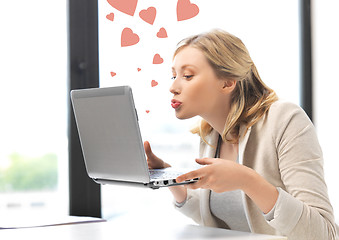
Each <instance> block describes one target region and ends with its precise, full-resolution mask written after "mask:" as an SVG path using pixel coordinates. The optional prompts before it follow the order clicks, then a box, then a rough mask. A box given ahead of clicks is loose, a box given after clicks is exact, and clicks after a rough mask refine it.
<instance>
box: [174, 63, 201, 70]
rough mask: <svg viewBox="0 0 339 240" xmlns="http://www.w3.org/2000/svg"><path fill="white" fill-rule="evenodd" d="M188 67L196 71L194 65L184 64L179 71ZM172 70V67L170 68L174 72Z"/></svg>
mask: <svg viewBox="0 0 339 240" xmlns="http://www.w3.org/2000/svg"><path fill="white" fill-rule="evenodd" d="M188 67H192V68H195V69H197V67H196V66H194V65H191V64H185V65H183V66H181V68H180V70H184V69H186V68H188ZM174 70H175V69H174V67H172V71H174Z"/></svg>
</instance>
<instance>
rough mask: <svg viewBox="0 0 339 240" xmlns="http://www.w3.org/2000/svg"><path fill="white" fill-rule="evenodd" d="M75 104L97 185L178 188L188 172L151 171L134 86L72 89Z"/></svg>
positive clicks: (89, 169) (88, 163)
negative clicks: (136, 107)
mask: <svg viewBox="0 0 339 240" xmlns="http://www.w3.org/2000/svg"><path fill="white" fill-rule="evenodd" d="M71 101H72V106H73V111H74V115H75V120H76V125H77V128H78V133H79V138H80V142H81V147H82V152H83V156H84V162H85V166H86V171H87V174H88V176H89V177H90V178H92V179H93V180H94V181H95V182H97V183H99V184H119V185H134V186H141V187H149V188H153V189H158V188H160V187H168V186H173V185H178V183H176V181H175V179H176V177H177V176H179V175H181V174H183V173H185V171H177V170H174V169H173V168H166V169H149V168H148V164H147V160H146V154H145V150H144V145H143V141H142V138H141V133H140V128H139V123H138V115H137V111H136V109H135V104H134V100H133V94H132V89H131V87H129V86H118V87H109V88H90V89H79V90H72V91H71ZM195 181H197V179H192V180H189V181H186V182H184V183H180V184H188V183H192V182H195Z"/></svg>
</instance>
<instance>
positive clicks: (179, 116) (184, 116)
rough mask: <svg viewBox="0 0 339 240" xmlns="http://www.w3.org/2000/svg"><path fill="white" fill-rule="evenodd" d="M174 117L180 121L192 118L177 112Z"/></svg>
mask: <svg viewBox="0 0 339 240" xmlns="http://www.w3.org/2000/svg"><path fill="white" fill-rule="evenodd" d="M175 116H176V117H177V118H178V119H180V120H185V119H189V118H192V117H193V116H190V115H184V114H180V113H179V112H176V113H175Z"/></svg>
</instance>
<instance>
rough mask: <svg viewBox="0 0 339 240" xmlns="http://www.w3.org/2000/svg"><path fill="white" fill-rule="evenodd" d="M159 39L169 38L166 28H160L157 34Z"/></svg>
mask: <svg viewBox="0 0 339 240" xmlns="http://www.w3.org/2000/svg"><path fill="white" fill-rule="evenodd" d="M157 37H158V38H167V32H166V29H165V28H160V30H159V32H158V33H157Z"/></svg>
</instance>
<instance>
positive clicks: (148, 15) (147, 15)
mask: <svg viewBox="0 0 339 240" xmlns="http://www.w3.org/2000/svg"><path fill="white" fill-rule="evenodd" d="M156 14H157V10H156V9H155V8H154V7H149V8H147V9H146V10H141V11H140V12H139V16H140V18H141V19H142V20H144V21H145V22H147V23H149V24H151V25H153V23H154V20H155V15H156Z"/></svg>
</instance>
